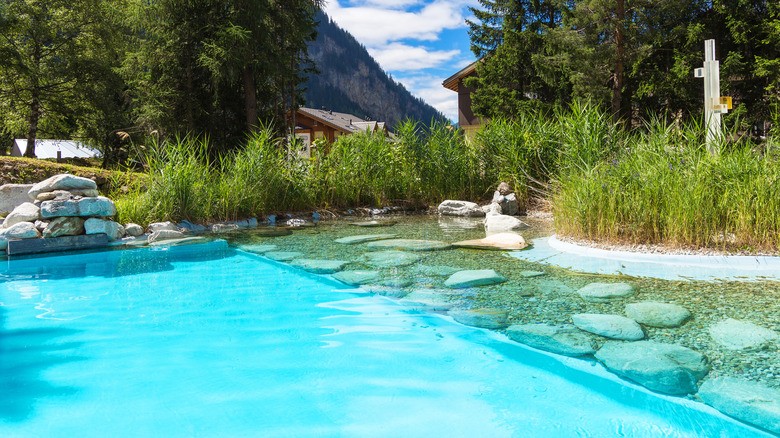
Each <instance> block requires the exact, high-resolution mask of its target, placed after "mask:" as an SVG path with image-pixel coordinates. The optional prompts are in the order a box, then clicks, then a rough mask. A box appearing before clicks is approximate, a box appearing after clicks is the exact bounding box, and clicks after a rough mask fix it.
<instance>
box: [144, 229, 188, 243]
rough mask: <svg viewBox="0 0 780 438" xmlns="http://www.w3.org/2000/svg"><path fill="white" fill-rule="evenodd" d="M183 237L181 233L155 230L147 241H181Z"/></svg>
mask: <svg viewBox="0 0 780 438" xmlns="http://www.w3.org/2000/svg"><path fill="white" fill-rule="evenodd" d="M184 237H186V236H185V235H184V233H182V232H181V231H172V230H157V231H155V232H153V233H152V234H151V235H150V236H149V239H148V241H149V242H150V243H153V242H159V241H161V240H171V239H183V238H184Z"/></svg>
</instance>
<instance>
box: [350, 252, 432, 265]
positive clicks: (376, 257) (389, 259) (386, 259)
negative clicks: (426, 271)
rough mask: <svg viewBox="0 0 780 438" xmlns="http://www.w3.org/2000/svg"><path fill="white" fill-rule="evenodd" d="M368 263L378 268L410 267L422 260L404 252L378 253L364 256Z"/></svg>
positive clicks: (415, 255)
mask: <svg viewBox="0 0 780 438" xmlns="http://www.w3.org/2000/svg"><path fill="white" fill-rule="evenodd" d="M363 257H364V259H365V260H366V263H367V264H369V265H371V266H374V267H376V268H390V267H394V266H408V265H411V264H412V263H414V262H416V261H418V260H420V256H418V255H417V254H412V253H409V252H404V251H377V252H369V253H366V254H364V255H363Z"/></svg>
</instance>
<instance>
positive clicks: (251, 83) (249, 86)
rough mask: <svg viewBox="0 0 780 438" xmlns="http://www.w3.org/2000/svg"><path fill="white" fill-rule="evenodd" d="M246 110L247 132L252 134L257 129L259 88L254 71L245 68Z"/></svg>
mask: <svg viewBox="0 0 780 438" xmlns="http://www.w3.org/2000/svg"><path fill="white" fill-rule="evenodd" d="M243 77H244V110H245V111H246V130H247V132H252V131H255V130H256V129H257V88H256V85H255V74H254V72H253V71H252V69H251V68H250V67H249V66H247V67H244V72H243Z"/></svg>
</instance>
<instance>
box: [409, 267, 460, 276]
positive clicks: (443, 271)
mask: <svg viewBox="0 0 780 438" xmlns="http://www.w3.org/2000/svg"><path fill="white" fill-rule="evenodd" d="M415 271H416V272H418V273H419V274H422V275H427V276H430V277H449V276H450V275H452V274H454V273H456V272H459V271H462V269H460V268H453V267H450V266H439V265H435V266H431V265H418V266H416V268H415Z"/></svg>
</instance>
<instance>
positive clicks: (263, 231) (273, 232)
mask: <svg viewBox="0 0 780 438" xmlns="http://www.w3.org/2000/svg"><path fill="white" fill-rule="evenodd" d="M252 234H253V235H255V236H262V237H277V236H289V235H290V234H292V231H291V230H290V229H289V228H276V227H266V228H255V229H254V230H252Z"/></svg>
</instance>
